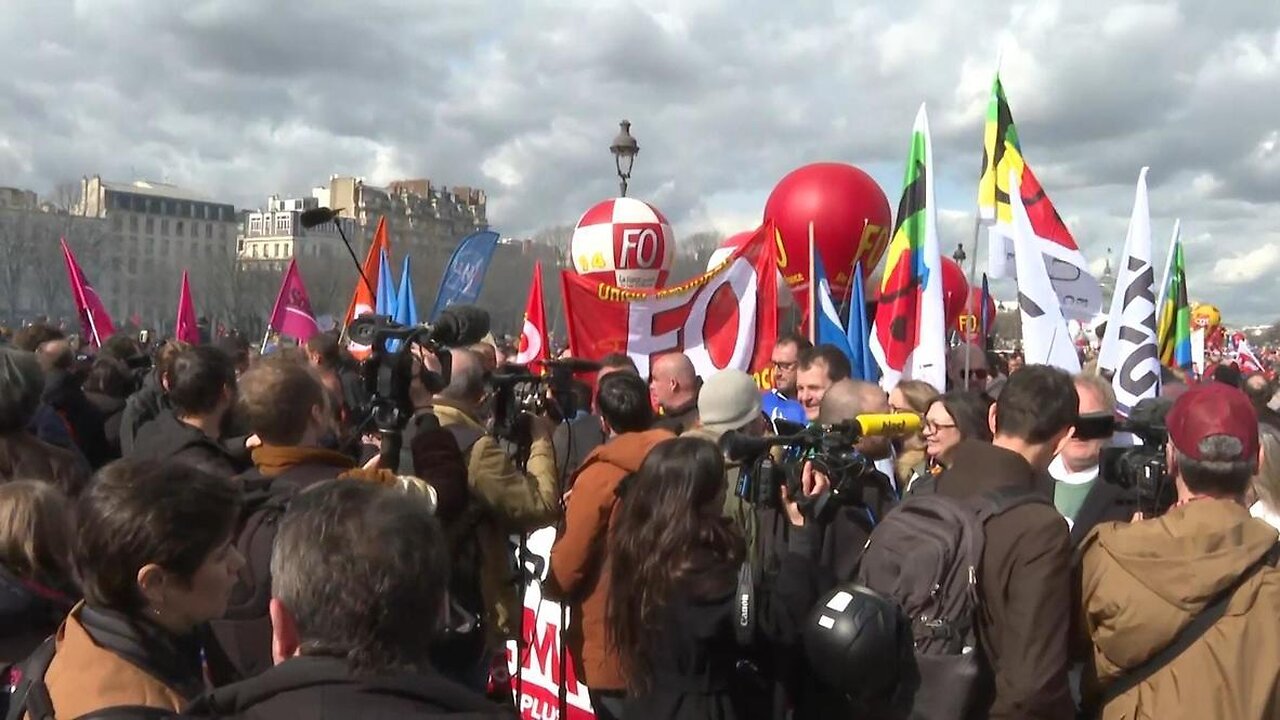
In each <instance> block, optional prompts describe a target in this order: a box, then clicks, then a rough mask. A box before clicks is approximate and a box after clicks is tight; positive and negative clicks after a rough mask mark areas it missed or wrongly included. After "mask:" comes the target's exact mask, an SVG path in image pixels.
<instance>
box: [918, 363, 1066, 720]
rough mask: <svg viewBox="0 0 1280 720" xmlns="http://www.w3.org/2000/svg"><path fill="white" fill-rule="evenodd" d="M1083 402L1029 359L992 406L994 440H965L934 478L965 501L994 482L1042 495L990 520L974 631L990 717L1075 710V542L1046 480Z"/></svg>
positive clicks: (981, 705)
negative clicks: (1070, 673)
mask: <svg viewBox="0 0 1280 720" xmlns="http://www.w3.org/2000/svg"><path fill="white" fill-rule="evenodd" d="M1078 406H1079V399H1078V397H1077V395H1076V390H1075V386H1074V384H1073V383H1072V381H1071V377H1070V376H1069V375H1067V374H1066V373H1065V372H1063V371H1061V370H1057V369H1055V368H1050V367H1047V366H1043V365H1028V366H1026V367H1025V368H1023V369H1022V370H1019V371H1018V372H1017V373H1016V374H1014V375H1013V376H1011V377H1010V378H1009V382H1008V384H1006V385H1005V387H1004V391H1003V392H1001V394H1000V399H999V400H997V401H996V403H995V405H994V406H993V408H992V410H991V411H990V416H989V417H990V422H991V425H992V427H993V429H994V434H995V437H994V439H993V441H992V442H990V443H987V442H983V441H980V440H976V439H968V440H963V441H961V443H960V445H958V446H957V447H956V448H955V449H954V450H953V452H952V456H951V457H952V463H951V467H950V468H948V469H947V471H946V472H944V473H942V474H941V475H940V476H938V479H937V492H938V493H940V494H942V495H945V496H949V497H953V498H957V499H961V500H964V499H967V498H974V497H975V496H979V495H982V494H984V493H990V492H992V491H997V490H999V491H1006V492H1023V493H1032V494H1035V495H1036V496H1037V497H1038V498H1039V501H1037V502H1033V503H1028V504H1025V505H1021V506H1018V507H1015V508H1012V509H1010V510H1009V511H1007V512H1005V513H1002V514H1000V515H997V516H996V517H993V518H991V519H990V520H988V521H987V523H986V525H985V526H984V527H985V543H984V546H983V551H982V567H981V571H980V574H979V583H978V587H979V593H980V596H981V601H982V607H983V612H982V614H981V617H980V618H979V624H978V637H979V639H980V643H979V644H980V646H981V648H982V653H983V657H984V658H985V660H986V662H987V663H988V666H989V669H990V675H989V678H988V680H989V682H987V683H985V688H984V697H980V698H978V699H977V704H976V706H977V707H978V709H979V712H984V711H985V713H986V716H988V717H992V718H1063V719H1064V720H1066V719H1067V718H1073V717H1074V715H1075V713H1074V708H1073V704H1072V701H1071V694H1070V691H1069V688H1068V685H1067V668H1068V662H1069V659H1068V644H1067V639H1068V638H1067V630H1068V626H1069V625H1070V620H1071V606H1072V603H1071V598H1072V585H1071V541H1070V537H1069V536H1068V533H1067V526H1066V524H1065V523H1063V522H1062V516H1061V515H1059V514H1058V512H1057V510H1056V509H1055V508H1054V507H1053V506H1052V505H1051V504H1050V498H1051V497H1052V493H1053V490H1052V486H1051V485H1049V484H1048V483H1046V482H1044V481H1043V480H1042V478H1047V477H1048V476H1047V475H1046V470H1047V469H1048V467H1049V463H1050V462H1052V460H1053V458H1054V456H1055V455H1057V454H1058V453H1059V452H1060V451H1061V450H1062V448H1063V447H1064V446H1065V444H1066V442H1067V440H1068V438H1069V437H1070V434H1071V429H1072V427H1073V426H1074V424H1075V421H1076V415H1077V412H1078V409H1079V407H1078Z"/></svg>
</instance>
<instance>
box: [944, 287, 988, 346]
mask: <svg viewBox="0 0 1280 720" xmlns="http://www.w3.org/2000/svg"><path fill="white" fill-rule="evenodd" d="M980 307H982V288H980V287H976V288H971V289H970V290H969V306H968V307H966V308H963V309H961V311H960V315H959V316H957V318H956V321H955V322H954V323H952V324H951V326H950V327H951V329H952V330H954V331H955V332H958V333H960V337H961V338H963V339H964V341H965V342H977V341H978V340H979V338H980V337H981V335H982V320H981V319H980V318H979V315H978V313H979V308H980ZM984 314H985V315H986V316H987V334H988V335H990V334H991V332H992V330H993V329H994V328H995V324H996V299H995V298H994V297H993V296H991V295H990V294H988V295H987V308H986V313H984Z"/></svg>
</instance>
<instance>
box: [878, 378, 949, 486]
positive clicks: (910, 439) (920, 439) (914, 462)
mask: <svg viewBox="0 0 1280 720" xmlns="http://www.w3.org/2000/svg"><path fill="white" fill-rule="evenodd" d="M937 399H938V391H937V390H936V389H935V388H934V387H933V386H932V385H930V384H929V383H927V382H924V381H923V380H903V381H902V382H899V383H898V384H897V385H895V386H894V388H893V390H890V391H889V412H891V413H913V414H916V415H919V416H921V417H923V416H924V414H925V413H927V412H929V406H930V405H932V404H933V401H934V400H937ZM897 443H898V444H897V446H896V448H895V449H896V451H897V452H896V453H895V459H894V473H895V475H896V480H897V483H898V487H899V488H900V489H902V491H903V492H906V491H908V490H910V489H911V483H912V481H913V480H914V479H915V478H916V477H920V476H923V474H924V472H925V468H926V467H927V461H928V457H927V456H926V455H925V439H924V432H923V427H922V428H921V431H920V432H915V433H912V434H910V435H908V436H906V437H904V438H900V439H899V440H897Z"/></svg>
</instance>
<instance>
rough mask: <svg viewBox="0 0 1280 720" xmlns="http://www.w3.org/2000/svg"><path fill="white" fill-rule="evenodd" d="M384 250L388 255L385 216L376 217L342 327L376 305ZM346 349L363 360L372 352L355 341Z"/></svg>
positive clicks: (388, 244)
mask: <svg viewBox="0 0 1280 720" xmlns="http://www.w3.org/2000/svg"><path fill="white" fill-rule="evenodd" d="M384 250H385V251H386V253H387V255H388V256H390V254H391V241H390V240H388V239H387V218H386V217H381V218H378V228H377V229H376V230H374V232H373V243H371V244H370V245H369V252H368V254H366V255H365V256H364V268H363V269H364V276H363V277H359V278H356V291H355V293H353V294H352V295H351V304H350V305H348V306H347V314H346V316H345V318H346V319H345V320H344V321H343V327H346V326H348V325H350V324H351V321H352V320H355V319H356V318H358V317H360V316H361V315H368V314H369V313H372V312H373V311H374V308H376V307H377V306H378V278H379V270H380V269H381V268H382V265H381V262H382V253H383V251H384ZM366 281H367V282H366ZM348 349H349V350H350V351H351V354H352V355H354V356H355V357H356V359H358V360H364V359H365V358H367V357H369V354H370V353H371V352H372V348H370V347H369V346H368V345H359V344H357V343H350V344H349V345H348Z"/></svg>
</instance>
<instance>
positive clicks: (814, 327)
mask: <svg viewBox="0 0 1280 720" xmlns="http://www.w3.org/2000/svg"><path fill="white" fill-rule="evenodd" d="M815 252H817V248H816V246H815V245H814V242H813V221H812V220H810V221H809V297H808V299H809V342H810V343H813V344H814V345H817V344H818V288H817V285H818V279H817V278H816V277H814V275H815V274H816V273H817V267H818V263H817V258H816V257H815V256H814V253H815Z"/></svg>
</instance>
